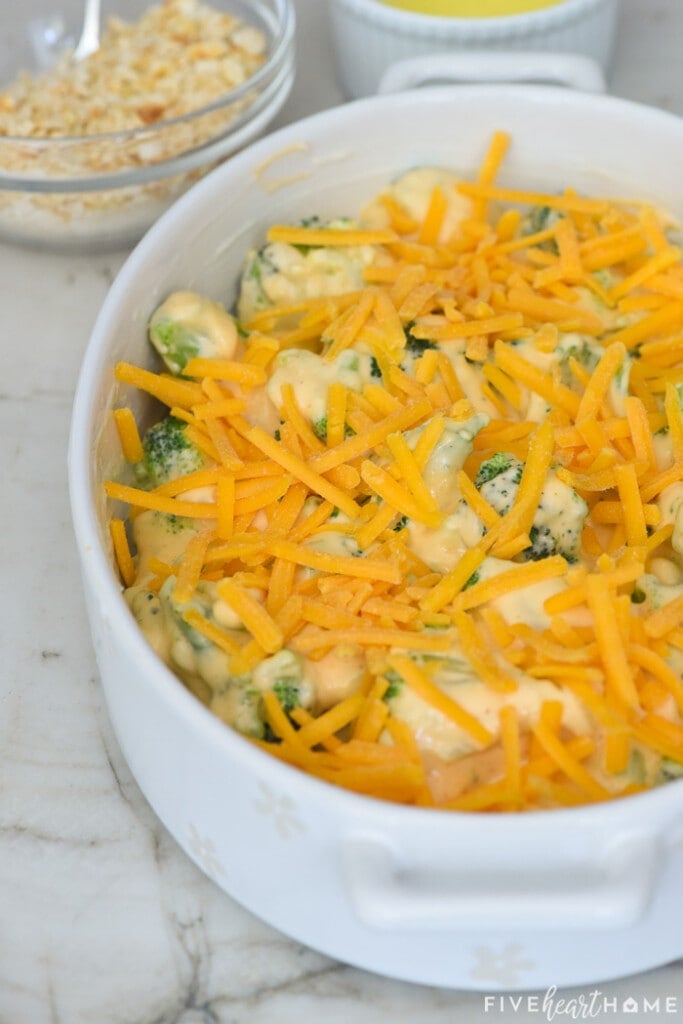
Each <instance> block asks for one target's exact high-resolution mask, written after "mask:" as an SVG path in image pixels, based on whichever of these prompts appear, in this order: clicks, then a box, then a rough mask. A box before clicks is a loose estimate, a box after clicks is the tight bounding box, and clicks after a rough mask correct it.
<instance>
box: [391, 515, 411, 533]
mask: <svg viewBox="0 0 683 1024" xmlns="http://www.w3.org/2000/svg"><path fill="white" fill-rule="evenodd" d="M407 525H408V516H401V517H400V519H398V520H397V522H396V523H395V525H394V527H393V531H394V533H398V532H399V530H405V528H406V526H407Z"/></svg>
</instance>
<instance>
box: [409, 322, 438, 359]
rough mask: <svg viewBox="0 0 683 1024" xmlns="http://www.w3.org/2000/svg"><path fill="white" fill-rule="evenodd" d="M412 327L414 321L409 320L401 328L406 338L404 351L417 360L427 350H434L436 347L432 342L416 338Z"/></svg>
mask: <svg viewBox="0 0 683 1024" xmlns="http://www.w3.org/2000/svg"><path fill="white" fill-rule="evenodd" d="M414 326H415V321H414V320H411V322H410V323H409V324H406V326H405V327H404V328H403V333H404V334H405V336H406V351H407V352H410V354H411V355H412V356H414V357H415V358H416V359H417V358H419V357H420V356H421V355H422V354H423V352H425V351H426V350H427V349H428V348H436V345H435V343H434V342H433V341H429V340H428V339H427V338H416V337H415V335H414V334H413V327H414Z"/></svg>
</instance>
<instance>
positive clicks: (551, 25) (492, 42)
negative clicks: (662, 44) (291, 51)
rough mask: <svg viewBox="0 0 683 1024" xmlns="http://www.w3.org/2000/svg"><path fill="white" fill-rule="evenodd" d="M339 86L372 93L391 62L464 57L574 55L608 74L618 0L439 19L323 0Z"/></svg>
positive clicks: (375, 4) (374, 3) (375, 2)
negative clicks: (471, 53) (477, 53)
mask: <svg viewBox="0 0 683 1024" xmlns="http://www.w3.org/2000/svg"><path fill="white" fill-rule="evenodd" d="M329 9H330V15H331V21H332V41H333V46H334V51H335V55H336V60H337V67H338V73H339V79H340V84H341V86H342V88H343V90H344V92H345V94H346V95H347V96H350V97H359V96H369V95H372V94H373V93H375V92H377V90H378V87H379V84H380V81H381V79H382V76H383V75H384V73H385V72H386V71H387V70H388V69H389V68H390V67H391V66H392V65H394V64H396V63H397V62H398V61H402V60H405V59H406V58H411V57H418V56H424V55H426V54H437V53H440V54H446V53H451V54H457V53H461V52H463V51H467V50H472V49H476V50H481V49H486V50H526V51H537V50H545V51H554V52H558V53H577V54H582V55H584V56H587V57H591V58H593V59H594V60H595V61H597V63H598V64H599V65H600V66H601V68H602V69H603V71H606V70H607V69H608V67H609V63H610V59H611V55H612V47H613V43H614V35H615V29H616V23H617V13H618V0H562V2H561V3H559V4H557V5H554V6H552V7H547V8H544V9H542V10H539V11H532V12H529V13H527V14H516V15H510V16H508V17H499V18H441V17H434V16H432V15H427V14H414V13H412V12H411V11H403V10H399V9H397V8H395V7H389V6H387V5H386V4H383V3H381V2H380V0H329Z"/></svg>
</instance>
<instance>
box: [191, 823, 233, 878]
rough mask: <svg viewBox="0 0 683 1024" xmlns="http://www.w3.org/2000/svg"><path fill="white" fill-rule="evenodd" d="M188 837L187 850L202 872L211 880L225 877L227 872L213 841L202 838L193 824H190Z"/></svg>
mask: <svg viewBox="0 0 683 1024" xmlns="http://www.w3.org/2000/svg"><path fill="white" fill-rule="evenodd" d="M188 836H189V838H188V843H187V848H188V850H189V852H190V854H191V855H192V857H193V858H194V859H195V861H196V862H197V864H198V865H199V867H200V868H201V869H202V871H204V872H205V873H206V874H207V875H208V876H209V878H214V879H217V878H218V877H219V876H220V875H224V874H225V871H224V870H223V866H222V865H221V863H220V861H219V859H218V855H217V853H216V847H215V846H214V844H213V841H212V840H211V839H209V838H207V837H202V836H200V834H199V832H198V831H197V829H196V828H195V826H194V825H193V824H192V823H190V827H189V829H188Z"/></svg>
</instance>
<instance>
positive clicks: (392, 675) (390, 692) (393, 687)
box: [382, 669, 404, 700]
mask: <svg viewBox="0 0 683 1024" xmlns="http://www.w3.org/2000/svg"><path fill="white" fill-rule="evenodd" d="M384 678H385V679H386V681H387V682H388V683H389V685H388V686H387V688H386V690H385V691H384V696H383V697H382V700H392V699H393V698H394V697H398V695H399V694H400V692H401V690H402V689H403V685H404V683H403V679H402V678H401V676H400V675H399V674H398V672H395V671H394V670H393V669H390V670H389V671H388V672H385V673H384Z"/></svg>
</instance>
